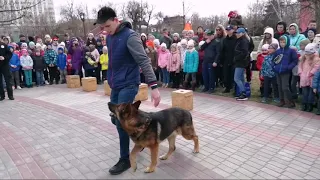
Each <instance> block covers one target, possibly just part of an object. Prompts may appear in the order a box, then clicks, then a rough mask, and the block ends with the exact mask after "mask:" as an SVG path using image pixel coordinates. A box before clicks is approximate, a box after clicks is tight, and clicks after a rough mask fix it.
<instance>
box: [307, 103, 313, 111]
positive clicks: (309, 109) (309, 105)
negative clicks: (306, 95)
mask: <svg viewBox="0 0 320 180" xmlns="http://www.w3.org/2000/svg"><path fill="white" fill-rule="evenodd" d="M312 111H313V104H308V106H307V112H312Z"/></svg>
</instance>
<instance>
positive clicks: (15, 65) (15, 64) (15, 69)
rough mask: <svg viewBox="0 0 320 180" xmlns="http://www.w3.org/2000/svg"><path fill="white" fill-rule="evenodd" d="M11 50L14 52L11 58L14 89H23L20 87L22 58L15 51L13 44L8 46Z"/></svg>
mask: <svg viewBox="0 0 320 180" xmlns="http://www.w3.org/2000/svg"><path fill="white" fill-rule="evenodd" d="M8 48H9V49H10V51H11V52H12V56H11V59H10V71H11V76H12V89H15V87H17V89H21V87H20V73H19V70H20V59H19V56H18V55H17V54H16V53H14V48H13V46H8Z"/></svg>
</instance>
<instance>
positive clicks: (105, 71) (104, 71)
mask: <svg viewBox="0 0 320 180" xmlns="http://www.w3.org/2000/svg"><path fill="white" fill-rule="evenodd" d="M107 73H108V70H102V80H103V81H105V80H107Z"/></svg>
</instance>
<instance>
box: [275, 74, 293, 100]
mask: <svg viewBox="0 0 320 180" xmlns="http://www.w3.org/2000/svg"><path fill="white" fill-rule="evenodd" d="M289 78H290V73H285V74H277V83H278V86H279V88H278V89H279V98H280V100H287V101H292V96H291V92H290V89H289Z"/></svg>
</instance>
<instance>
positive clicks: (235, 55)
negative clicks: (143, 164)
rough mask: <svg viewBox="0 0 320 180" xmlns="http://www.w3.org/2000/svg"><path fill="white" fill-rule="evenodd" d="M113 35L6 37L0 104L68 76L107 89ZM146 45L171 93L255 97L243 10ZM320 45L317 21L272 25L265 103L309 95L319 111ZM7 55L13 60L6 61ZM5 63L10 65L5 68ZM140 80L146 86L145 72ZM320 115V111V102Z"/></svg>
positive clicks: (266, 43)
mask: <svg viewBox="0 0 320 180" xmlns="http://www.w3.org/2000/svg"><path fill="white" fill-rule="evenodd" d="M106 36H107V35H106V34H104V33H102V34H101V35H99V37H94V35H93V34H92V33H89V34H88V37H87V39H86V40H82V39H81V38H77V37H73V38H71V37H70V36H69V35H68V34H65V36H64V38H63V39H61V38H59V37H58V36H56V35H55V36H53V37H52V38H51V37H50V35H46V36H45V37H44V39H42V38H41V37H28V40H27V37H26V36H24V35H20V41H19V42H17V43H15V42H11V41H10V38H9V37H6V36H2V38H1V41H2V42H1V43H2V44H1V48H2V47H6V48H5V49H7V51H8V52H4V51H3V52H2V50H3V49H0V67H1V69H0V71H1V74H0V75H1V76H2V77H0V81H1V85H3V86H4V88H0V89H1V92H0V93H1V97H0V99H1V100H4V98H5V95H4V91H3V90H4V89H5V90H6V91H7V92H8V97H9V99H12V100H13V99H14V98H13V93H12V91H13V90H14V89H22V88H32V87H33V85H34V84H35V85H36V86H44V85H52V84H59V83H61V84H63V83H66V75H79V76H80V77H83V76H86V77H96V78H97V83H98V84H101V83H102V82H103V81H104V80H107V70H108V61H109V56H108V47H107V46H106V45H107V42H106V39H107V38H106ZM141 41H142V44H143V47H144V48H145V52H146V54H147V56H148V57H149V59H150V63H151V65H152V67H153V70H154V72H155V74H156V77H157V80H158V81H160V82H161V85H162V87H163V88H177V89H178V88H183V89H192V90H193V91H195V90H196V89H199V90H200V91H201V92H203V93H209V94H211V93H215V92H216V87H218V86H221V87H224V91H223V93H231V92H232V91H233V90H234V92H233V94H234V96H235V99H236V100H238V101H245V100H248V97H247V96H248V95H247V93H246V88H245V84H246V83H251V77H252V63H251V62H252V58H251V56H250V54H251V53H252V51H253V50H254V48H255V47H254V43H253V40H252V38H251V37H250V36H249V34H248V32H247V29H246V28H245V27H244V25H243V24H242V20H241V16H240V15H238V14H237V13H236V12H232V13H230V14H229V22H228V25H227V26H225V27H224V26H223V25H218V26H217V27H216V28H215V29H204V28H203V27H201V26H199V27H198V28H197V32H196V33H195V32H194V31H193V30H183V31H182V33H181V34H179V33H173V34H172V35H171V34H170V32H169V31H168V30H167V29H163V30H162V37H161V38H159V39H156V38H155V36H153V35H152V34H148V35H146V34H144V33H141ZM319 41H320V36H317V31H316V22H315V21H310V23H309V26H308V29H307V30H306V31H305V32H303V33H300V32H299V27H298V25H297V24H295V23H293V24H290V25H289V27H287V25H286V23H285V22H279V23H278V24H277V25H276V26H275V30H274V29H273V28H272V27H266V28H265V31H264V36H263V39H262V40H261V42H260V43H259V46H258V50H257V53H258V56H257V63H256V67H257V69H258V70H259V79H260V92H261V98H262V99H261V102H263V103H267V102H268V101H269V99H270V98H272V100H273V101H274V102H276V103H277V105H278V106H279V107H284V106H285V107H288V108H293V107H295V101H294V100H295V99H297V98H298V95H299V94H302V103H303V104H302V110H303V111H309V112H311V111H312V110H313V107H314V104H315V97H317V96H318V94H320V92H319V90H320V72H319ZM6 53H7V54H10V55H6V57H5V54H6ZM3 57H4V58H3ZM8 58H9V59H8ZM5 60H7V61H8V63H7V66H8V67H3V66H5V64H6V63H4V62H3V61H5ZM1 62H2V63H1ZM83 69H84V72H85V73H84V74H83ZM7 70H8V71H7ZM245 77H246V78H245ZM140 79H141V82H145V78H144V75H143V73H142V71H140ZM2 91H3V92H2ZM317 114H320V102H319V103H318V112H317Z"/></svg>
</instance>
